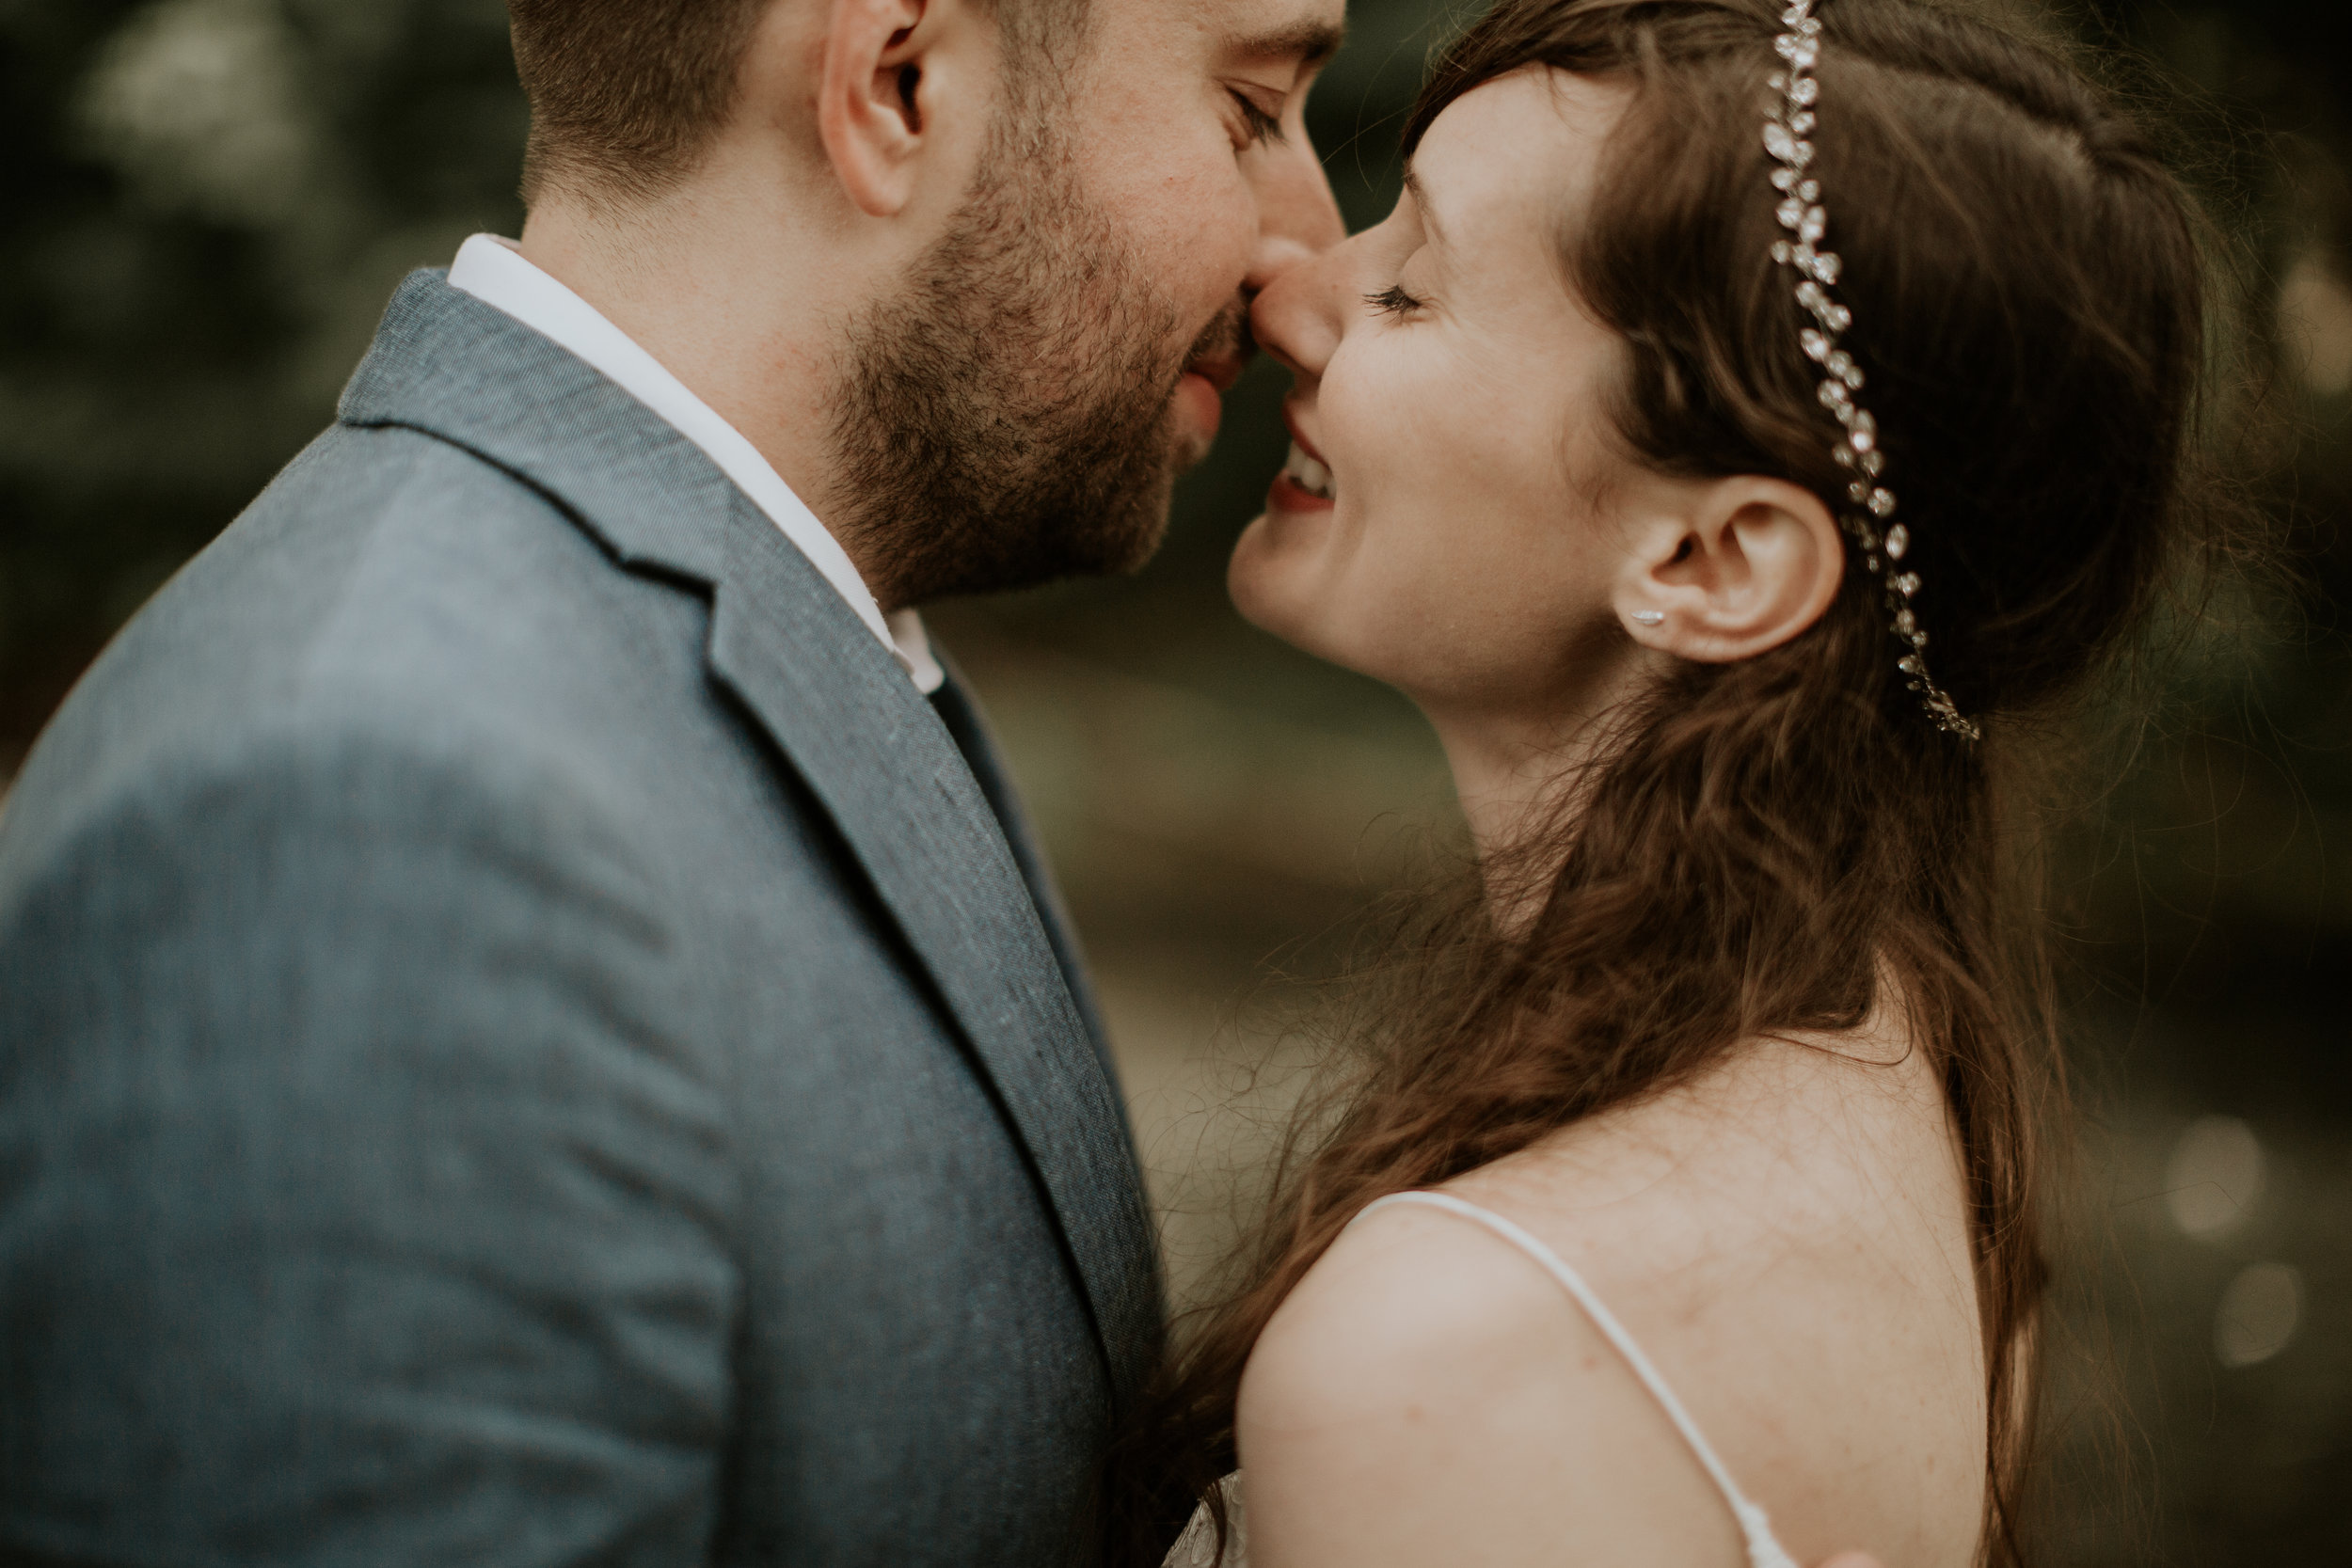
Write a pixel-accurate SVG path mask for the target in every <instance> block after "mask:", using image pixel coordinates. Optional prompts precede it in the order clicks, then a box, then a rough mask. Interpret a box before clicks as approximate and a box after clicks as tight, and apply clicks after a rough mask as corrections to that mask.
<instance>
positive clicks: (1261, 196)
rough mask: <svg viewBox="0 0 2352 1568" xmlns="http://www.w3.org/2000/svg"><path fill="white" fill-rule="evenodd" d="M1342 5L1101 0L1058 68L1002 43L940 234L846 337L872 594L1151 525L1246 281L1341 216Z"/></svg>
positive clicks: (1309, 248) (1207, 414) (1198, 419)
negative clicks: (1082, 38) (968, 182)
mask: <svg viewBox="0 0 2352 1568" xmlns="http://www.w3.org/2000/svg"><path fill="white" fill-rule="evenodd" d="M1342 6H1343V0H1093V22H1092V31H1091V34H1090V37H1089V40H1088V45H1087V48H1086V49H1085V51H1084V52H1083V54H1082V55H1079V56H1078V58H1077V60H1076V69H1075V71H1074V72H1073V73H1072V75H1071V76H1070V77H1069V78H1068V79H1067V80H1060V79H1057V77H1056V74H1055V73H1054V72H1053V71H1051V70H1050V68H1049V67H1046V66H1045V63H1044V62H1026V70H1024V68H1023V66H1021V65H1016V66H1015V68H1014V72H1013V74H1014V77H1015V80H1014V81H1013V82H1012V83H1011V84H1010V86H1009V88H1008V99H1009V103H1008V107H1007V109H1006V111H1005V112H1004V114H1003V116H1002V117H1001V119H1000V120H999V122H998V124H997V126H996V128H995V132H994V135H993V137H992V143H991V146H990V147H989V149H988V151H987V153H986V155H985V157H984V158H983V160H982V165H981V167H980V170H979V173H978V175H977V178H976V180H975V181H974V185H973V189H972V191H971V193H970V195H969V196H968V198H966V200H965V202H964V203H963V206H962V208H961V211H960V212H959V213H958V214H957V216H956V218H955V220H954V222H953V223H952V224H951V225H950V228H949V230H948V232H947V233H946V235H945V236H944V237H943V239H942V240H941V242H940V243H939V244H938V245H936V246H935V247H934V248H933V249H932V251H931V252H930V255H929V256H927V257H926V258H925V259H924V261H922V262H921V263H920V264H919V265H918V266H917V267H915V268H914V271H913V272H912V273H911V274H910V276H909V277H908V278H907V279H906V280H905V283H904V285H903V287H902V288H901V289H900V290H899V291H898V293H897V294H896V295H895V297H893V298H891V299H889V300H888V301H887V302H886V303H885V304H884V305H883V307H882V308H881V309H877V310H874V311H872V312H870V313H869V314H868V315H867V316H866V318H865V319H863V320H862V321H860V322H859V323H857V324H856V325H855V328H854V330H853V332H852V335H851V344H850V362H849V364H848V365H847V366H845V372H846V373H845V377H844V383H845V384H844V387H843V389H842V397H841V398H840V400H839V401H838V403H837V404H836V406H837V407H838V408H839V409H840V416H839V419H838V421H837V425H836V429H835V431H834V437H835V442H836V446H837V447H838V448H839V450H840V452H841V455H842V457H843V458H844V477H845V479H846V481H847V483H845V485H844V487H843V488H844V493H845V497H846V506H845V508H844V510H843V512H842V514H841V515H840V516H839V518H838V526H840V527H842V528H843V529H844V530H845V531H846V532H848V533H850V534H853V535H862V536H864V537H866V539H868V540H870V542H871V544H872V546H874V547H873V548H872V549H870V550H869V551H866V552H861V553H865V554H866V555H867V558H868V559H872V560H876V561H881V562H887V563H888V566H887V574H888V578H889V580H886V581H884V580H877V581H876V582H875V583H874V584H873V587H874V589H875V591H876V594H877V596H878V597H880V598H881V599H882V602H883V603H884V605H885V606H887V607H890V608H898V607H899V606H903V605H909V604H919V603H923V602H927V601H929V600H931V599H934V598H939V597H943V596H946V595H950V594H967V593H977V592H986V591H991V590H997V589H1007V588H1016V587H1023V586H1026V585H1029V584H1032V583H1037V582H1042V581H1046V580H1050V579H1052V578H1060V577H1066V576H1071V575H1075V574H1084V573H1100V572H1115V571H1125V570H1131V569H1133V568H1134V567H1136V566H1138V565H1140V564H1141V563H1142V562H1144V561H1145V560H1147V559H1148V558H1149V557H1150V556H1151V554H1152V550H1153V549H1154V548H1156V547H1157V546H1158V543H1159V540H1160V537H1161V535H1162V533H1163V532H1164V531H1165V530H1166V527H1167V520H1168V499H1169V496H1170V494H1171V492H1172V490H1173V487H1174V484H1175V481H1176V477H1177V475H1178V474H1179V473H1180V472H1182V471H1183V470H1184V468H1185V467H1190V466H1191V465H1192V464H1195V463H1197V462H1199V461H1200V458H1201V457H1202V456H1204V455H1205V454H1206V453H1207V451H1208V449H1209V445H1210V442H1211V440H1212V439H1213V438H1214V437H1215V436H1216V425H1217V415H1218V393H1219V392H1220V391H1221V390H1222V389H1223V388H1226V387H1229V386H1231V385H1232V381H1233V379H1234V378H1235V377H1236V376H1238V375H1239V374H1240V372H1241V370H1242V367H1243V365H1244V363H1245V362H1246V359H1247V357H1248V352H1249V349H1248V333H1247V320H1248V315H1247V312H1248V302H1249V299H1250V298H1251V297H1252V296H1253V295H1254V294H1255V293H1257V291H1258V290H1260V289H1262V288H1263V287H1264V286H1265V285H1266V284H1267V283H1268V282H1269V281H1271V280H1272V279H1273V278H1274V277H1277V276H1279V273H1280V272H1281V271H1283V270H1284V269H1285V268H1286V267H1288V266H1289V265H1291V264H1293V263H1295V261H1299V260H1302V259H1304V258H1305V257H1306V256H1308V255H1311V254H1312V253H1313V252H1315V251H1317V250H1320V249H1322V248H1324V247H1326V246H1328V245H1332V244H1335V243H1336V242H1337V241H1338V240H1339V239H1341V238H1342V237H1343V231H1342V228H1341V223H1340V218H1339V214H1338V209H1337V207H1336V206H1335V204H1334V203H1333V201H1332V198H1331V192H1330V187H1329V185H1328V183H1327V182H1326V181H1325V179H1324V176H1323V170H1322V167H1321V166H1320V164H1319V163H1317V161H1316V159H1315V156H1314V152H1313V150H1312V149H1311V147H1310V146H1309V145H1308V141H1307V135H1306V125H1305V119H1304V108H1305V100H1306V94H1307V89H1308V87H1309V86H1310V85H1311V82H1312V80H1313V77H1314V74H1315V71H1317V70H1318V69H1319V68H1320V67H1321V65H1322V63H1323V61H1324V59H1325V58H1326V57H1327V55H1328V53H1329V51H1330V50H1331V49H1332V48H1333V47H1335V46H1336V44H1337V41H1338V29H1339V24H1340V21H1341V12H1342ZM877 575H878V576H879V575H880V574H877Z"/></svg>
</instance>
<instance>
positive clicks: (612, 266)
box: [520, 187, 893, 608]
mask: <svg viewBox="0 0 2352 1568" xmlns="http://www.w3.org/2000/svg"><path fill="white" fill-rule="evenodd" d="M718 205H719V204H717V203H713V202H708V201H706V200H702V199H699V193H698V192H697V190H696V189H695V188H693V187H689V188H687V189H685V190H683V191H680V192H678V193H675V194H674V195H671V196H667V197H664V198H660V200H658V201H656V202H654V203H652V204H650V205H649V206H647V207H646V208H644V209H643V210H641V211H640V212H638V213H636V214H630V215H629V216H627V217H619V218H616V217H613V216H610V215H607V214H605V213H603V212H602V211H597V210H590V209H588V208H586V207H584V206H583V205H581V204H579V203H576V202H566V201H561V200H547V201H541V202H539V203H538V204H536V205H534V206H533V208H532V214H531V218H530V221H529V222H528V223H527V224H526V225H525V227H524V229H523V234H522V243H521V246H520V248H521V251H522V254H523V257H524V259H525V260H527V261H531V262H532V264H533V265H534V266H536V267H538V268H539V269H540V270H541V271H543V272H545V273H547V274H548V276H549V277H553V278H555V279H556V280H557V281H558V282H560V283H562V284H564V286H565V287H566V288H568V289H570V290H571V291H572V292H573V293H576V294H578V295H580V298H582V299H584V300H586V301H587V302H588V303H589V304H590V305H592V306H594V307H595V308H596V309H597V310H598V311H599V312H601V313H602V314H603V315H604V316H605V318H606V319H607V320H609V321H611V322H612V325H615V326H617V327H619V328H620V329H621V330H622V331H623V332H625V333H627V334H628V337H629V338H630V340H631V341H634V342H635V343H636V344H637V345H638V346H639V347H640V348H643V349H644V351H645V352H646V353H647V354H650V355H651V356H653V357H654V358H655V359H657V360H659V361H660V364H661V366H662V368H663V369H665V370H667V371H668V372H670V373H671V374H672V375H675V376H676V377H677V378H678V380H679V381H681V382H683V383H684V384H685V385H686V387H687V388H688V389H689V390H691V392H693V393H694V395H695V396H696V397H699V398H700V399H702V400H703V402H705V403H707V404H709V405H710V407H711V408H712V410H713V411H715V412H716V413H717V414H718V415H719V416H720V417H721V418H722V419H723V420H726V421H727V422H728V423H729V424H731V425H733V426H734V427H735V428H736V430H738V431H739V432H740V433H741V434H742V436H743V437H744V438H745V439H746V440H748V441H750V442H751V443H752V445H753V446H754V447H755V448H757V449H758V451H759V453H760V455H761V456H763V457H765V458H766V459H767V460H768V462H769V464H770V465H771V467H774V469H775V470H776V472H777V474H778V475H779V476H780V477H781V478H782V479H783V480H784V482H785V483H787V484H788V485H790V486H791V488H792V491H793V493H794V494H795V495H797V496H799V497H800V498H801V499H803V501H804V502H805V503H807V504H808V505H809V506H810V507H811V508H812V509H813V510H815V511H816V512H817V513H818V516H819V517H820V518H821V517H823V516H824V515H825V511H826V503H827V500H828V499H829V498H832V497H833V496H834V494H835V490H834V480H833V469H834V460H833V439H832V427H831V420H832V418H833V412H832V410H833V407H834V378H835V376H836V375H837V374H838V370H837V366H838V363H839V349H838V346H837V330H838V329H837V326H836V325H835V324H837V323H838V322H840V321H842V320H843V319H845V318H846V316H847V315H848V314H849V313H850V311H851V310H852V309H854V302H850V301H838V300H834V299H831V298H829V297H828V296H827V293H826V290H825V288H824V283H825V280H826V275H827V274H828V273H830V272H834V271H836V270H837V269H834V268H828V267H826V266H823V265H821V264H819V263H818V262H817V261H815V260H814V259H813V258H809V257H807V256H805V255H804V254H803V253H802V252H801V247H800V246H799V245H794V244H792V243H791V242H792V241H793V240H795V239H797V238H798V237H799V236H796V235H791V234H785V233H778V232H776V231H775V230H776V228H777V225H775V223H774V222H773V220H772V218H771V217H770V216H769V215H768V214H747V213H743V212H739V211H738V212H728V211H717V212H713V211H710V210H708V209H711V208H713V207H717V206H718ZM690 236H691V238H690ZM780 276H789V277H795V278H796V279H798V278H800V277H806V278H807V280H808V287H807V289H806V290H805V291H803V290H800V289H797V288H796V289H791V290H786V289H780V288H778V287H777V284H776V279H777V277H780ZM854 554H855V552H854V551H853V552H852V558H853V559H854ZM855 563H856V565H857V567H858V569H859V571H860V572H861V574H863V575H864V576H865V577H866V580H867V581H868V582H869V583H870V582H873V581H874V580H875V578H874V574H873V572H872V570H871V567H872V565H873V564H874V563H872V562H864V561H858V562H855ZM885 608H893V607H885Z"/></svg>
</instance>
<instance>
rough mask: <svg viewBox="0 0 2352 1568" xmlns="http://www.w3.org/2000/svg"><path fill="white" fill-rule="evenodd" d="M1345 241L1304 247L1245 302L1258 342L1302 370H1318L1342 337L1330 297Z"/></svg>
mask: <svg viewBox="0 0 2352 1568" xmlns="http://www.w3.org/2000/svg"><path fill="white" fill-rule="evenodd" d="M1345 250H1346V247H1345V246H1339V247H1336V248H1333V249H1329V250H1323V251H1302V253H1301V254H1299V255H1297V256H1296V257H1295V258H1293V259H1292V261H1291V264H1290V265H1288V266H1287V267H1285V268H1284V269H1282V271H1281V272H1280V273H1279V274H1278V275H1277V276H1275V277H1273V278H1271V279H1270V280H1269V281H1268V282H1267V283H1266V284H1265V286H1264V287H1263V288H1262V289H1260V290H1259V291H1258V294H1257V297H1256V298H1255V299H1253V300H1251V301H1250V302H1249V330H1250V333H1251V335H1252V336H1254V337H1255V338H1256V339H1257V341H1258V346H1259V347H1261V348H1263V349H1264V350H1265V351H1266V352H1267V353H1268V354H1271V355H1272V356H1274V357H1275V358H1277V359H1279V360H1280V361H1281V362H1282V363H1283V364H1284V365H1286V366H1287V367H1289V368H1290V370H1291V371H1292V372H1294V373H1295V374H1298V375H1301V376H1320V375H1321V374H1322V373H1323V367H1324V366H1325V365H1326V364H1327V363H1328V362H1329V361H1330V358H1331V353H1332V351H1333V350H1334V349H1336V348H1338V347H1339V343H1340V330H1341V326H1340V318H1339V312H1338V311H1337V310H1336V309H1334V305H1333V302H1334V301H1335V300H1336V299H1337V298H1338V296H1339V294H1340V293H1341V292H1342V291H1341V290H1340V289H1339V287H1338V275H1339V273H1340V272H1341V270H1342V269H1343V265H1344V256H1345Z"/></svg>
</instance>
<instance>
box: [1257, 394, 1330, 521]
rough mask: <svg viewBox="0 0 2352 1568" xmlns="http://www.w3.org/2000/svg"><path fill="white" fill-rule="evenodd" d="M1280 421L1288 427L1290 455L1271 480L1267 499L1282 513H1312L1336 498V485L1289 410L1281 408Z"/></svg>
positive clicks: (1328, 468) (1325, 465)
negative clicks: (1272, 483) (1271, 486)
mask: <svg viewBox="0 0 2352 1568" xmlns="http://www.w3.org/2000/svg"><path fill="white" fill-rule="evenodd" d="M1282 422H1283V423H1284V424H1286V425H1288V426H1289V427H1290V433H1291V451H1290V456H1289V457H1288V458H1287V459H1286V460H1285V461H1284V462H1283V464H1282V472H1281V474H1280V475H1279V477H1277V478H1276V480H1275V481H1274V489H1273V493H1272V494H1271V495H1270V496H1268V497H1267V499H1268V501H1269V502H1270V503H1271V504H1272V505H1273V506H1274V507H1275V508H1276V509H1278V510H1279V511H1283V512H1313V511H1319V510H1322V509H1324V508H1327V507H1328V506H1330V505H1331V503H1332V502H1333V501H1334V500H1335V499H1338V496H1339V484H1338V482H1337V481H1336V480H1334V479H1333V478H1332V476H1331V467H1330V465H1329V464H1327V463H1326V462H1325V461H1324V460H1323V454H1322V453H1321V452H1319V451H1316V450H1315V448H1314V444H1313V443H1312V442H1311V441H1309V440H1308V439H1307V437H1306V436H1303V435H1301V434H1300V433H1299V429H1298V420H1297V419H1296V417H1295V416H1294V415H1293V414H1292V413H1291V411H1290V410H1289V409H1287V408H1285V409H1284V410H1283V411H1282Z"/></svg>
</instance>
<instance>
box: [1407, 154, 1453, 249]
mask: <svg viewBox="0 0 2352 1568" xmlns="http://www.w3.org/2000/svg"><path fill="white" fill-rule="evenodd" d="M1405 188H1406V190H1408V191H1410V192H1412V193H1413V214H1414V215H1415V216H1417V217H1419V218H1420V219H1421V231H1422V233H1424V234H1426V235H1428V236H1429V238H1430V239H1432V240H1433V241H1435V242H1437V243H1438V245H1444V244H1445V230H1442V229H1440V228H1438V210H1437V209H1436V208H1435V207H1432V206H1431V205H1429V187H1428V186H1426V185H1424V184H1422V182H1421V171H1420V170H1419V169H1417V168H1415V167H1414V166H1412V164H1411V163H1410V162H1407V163H1406V166H1405Z"/></svg>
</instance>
